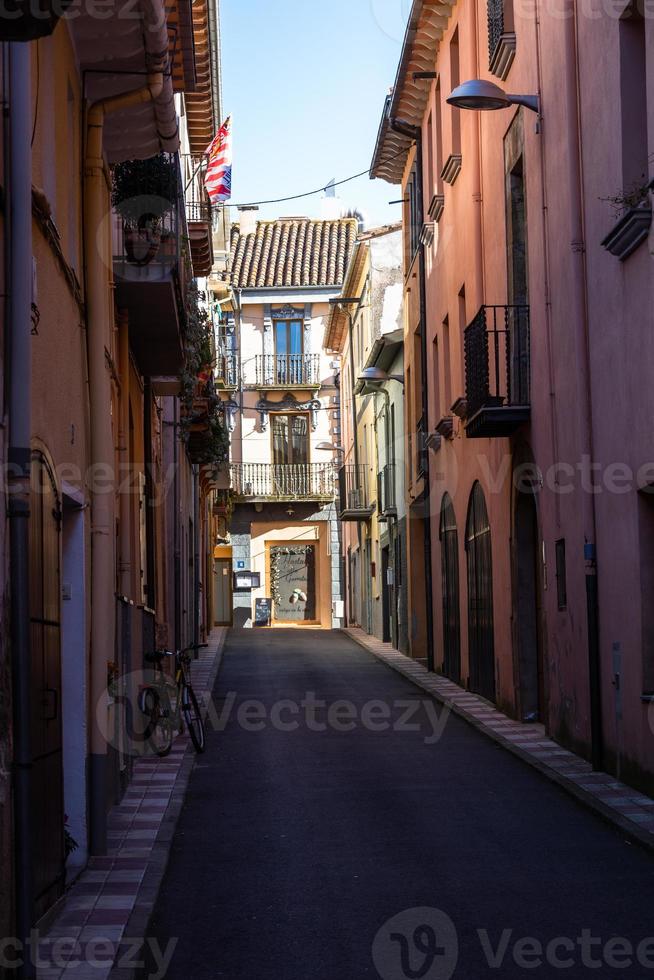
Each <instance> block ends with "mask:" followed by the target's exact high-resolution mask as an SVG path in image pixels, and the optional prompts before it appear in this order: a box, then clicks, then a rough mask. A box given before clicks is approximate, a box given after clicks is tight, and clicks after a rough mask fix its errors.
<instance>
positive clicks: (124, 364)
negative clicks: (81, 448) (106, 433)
mask: <svg viewBox="0 0 654 980" xmlns="http://www.w3.org/2000/svg"><path fill="white" fill-rule="evenodd" d="M117 320H118V369H119V371H120V389H121V390H120V429H119V433H118V454H119V455H118V458H119V459H120V462H121V472H120V474H119V477H120V480H121V484H122V483H123V482H124V481H125V480H126V478H127V477H128V475H129V319H128V317H127V315H126V314H125V313H119V315H118V317H117ZM129 503H130V495H129V493H121V494H120V498H119V501H118V505H119V509H120V564H119V566H118V575H119V581H120V592H121V595H124V596H125V597H129V596H131V592H132V564H131V554H130V526H129V524H130V521H129Z"/></svg>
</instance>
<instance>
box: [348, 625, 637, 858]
mask: <svg viewBox="0 0 654 980" xmlns="http://www.w3.org/2000/svg"><path fill="white" fill-rule="evenodd" d="M343 632H344V633H346V634H347V635H348V636H350V637H351V638H352V639H353V640H355V641H356V642H357V643H358V644H359V645H360V646H362V647H364V649H366V650H368V651H369V652H370V653H372V654H373V655H374V656H375V657H377V658H378V659H379V660H382V661H383V662H384V663H385V664H387V665H388V666H389V667H392V668H393V670H396V671H398V673H400V674H403V675H404V676H405V677H407V678H408V679H409V680H410V681H412V682H413V683H414V684H415V685H416V686H417V687H419V688H421V689H422V690H423V691H425V692H426V693H427V694H430V695H432V697H434V698H436V700H438V701H440V702H441V703H442V704H445V705H447V706H448V707H449V708H451V710H452V711H453V712H454V713H455V714H456V715H459V717H461V718H464V719H465V720H466V721H467V722H469V723H470V724H471V725H473V726H474V727H475V728H477V729H478V730H479V731H480V732H483V733H484V735H488V737H489V738H492V739H493V740H494V741H495V742H497V743H498V744H499V745H502V746H503V747H504V748H506V749H508V750H509V752H512V753H513V754H514V755H517V756H519V758H521V759H522V760H524V761H525V762H527V763H528V764H529V765H530V766H533V767H534V768H535V769H538V770H539V771H540V772H542V773H543V775H545V776H547V778H548V779H550V780H551V781H552V782H555V783H558V785H559V786H562V787H563V788H564V789H565V790H567V792H569V793H571V794H572V795H573V796H574V797H575V798H576V799H577V800H579V801H580V802H581V803H583V804H585V805H586V806H587V807H590V809H592V810H594V811H595V812H596V813H598V814H599V815H600V816H601V817H603V818H604V819H605V820H608V821H609V822H610V823H613V824H615V825H616V826H617V827H618V828H619V829H620V830H621V831H622V832H623V833H624V834H626V835H627V837H629V838H631V839H633V840H636V841H638V842H639V843H641V844H644V845H645V846H646V847H648V848H650V849H651V850H654V799H651V798H650V797H649V796H645V795H644V794H643V793H639V792H638V791H637V790H635V789H633V788H632V787H630V786H627V785H626V784H625V783H621V782H618V781H617V780H616V778H615V776H610V775H609V774H608V773H604V772H594V771H593V769H592V767H591V765H590V763H588V762H586V760H585V759H582V758H580V756H578V755H575V754H574V752H570V751H568V749H565V748H563V746H561V745H560V744H559V743H558V742H555V741H554V739H551V738H548V736H547V735H546V734H545V728H544V726H543V725H540V724H522V723H520V722H518V721H515V719H513V718H509V717H508V715H504V714H502V712H501V711H497V709H496V708H494V707H493V706H492V704H490V703H489V702H488V701H485V700H484V699H483V698H481V697H478V696H477V695H476V694H472V693H471V692H470V691H465V690H464V689H463V688H462V687H459V686H458V684H454V683H453V682H452V681H449V680H447V678H445V677H441V675H440V674H434V673H431V672H430V671H428V670H427V668H426V667H423V666H422V665H421V664H419V663H416V661H414V660H411V658H410V657H406V656H405V655H404V654H403V653H400V652H399V651H398V650H395V649H393V647H391V646H390V644H389V643H382V641H381V640H378V639H377V638H376V637H374V636H369V635H368V634H367V633H365V632H364V631H363V630H362V629H359V628H350V629H345V630H343Z"/></svg>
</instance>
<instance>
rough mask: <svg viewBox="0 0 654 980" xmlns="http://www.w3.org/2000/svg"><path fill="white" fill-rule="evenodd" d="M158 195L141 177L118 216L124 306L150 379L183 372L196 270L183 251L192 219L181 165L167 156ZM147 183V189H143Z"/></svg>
mask: <svg viewBox="0 0 654 980" xmlns="http://www.w3.org/2000/svg"><path fill="white" fill-rule="evenodd" d="M165 160H166V161H167V163H168V172H167V175H166V174H164V175H162V178H161V179H162V183H161V187H160V189H159V194H158V195H153V190H152V186H151V183H147V181H146V177H145V176H143V177H135V178H134V180H133V182H132V187H131V190H132V192H133V197H132V198H130V199H125V200H123V201H122V202H121V203H120V204H118V205H117V206H116V210H114V212H113V216H112V252H113V271H114V280H115V283H116V300H117V303H118V306H119V307H120V308H122V309H125V310H127V311H128V313H129V333H130V346H131V348H132V350H133V352H134V355H135V357H136V360H137V361H138V363H139V366H140V368H141V371H142V372H143V374H145V375H149V376H151V377H153V376H165V375H167V376H171V377H172V376H175V375H177V374H178V373H179V371H180V370H181V368H182V365H183V361H184V345H183V338H182V327H183V322H184V314H183V309H184V300H185V294H186V288H187V284H188V279H189V272H190V268H189V267H187V261H186V258H185V256H184V254H183V250H182V241H183V239H184V237H185V234H186V215H185V212H184V205H183V190H182V186H181V175H180V173H179V161H178V160H177V159H176V158H175V157H170V156H168V155H166V156H165ZM141 183H142V186H141Z"/></svg>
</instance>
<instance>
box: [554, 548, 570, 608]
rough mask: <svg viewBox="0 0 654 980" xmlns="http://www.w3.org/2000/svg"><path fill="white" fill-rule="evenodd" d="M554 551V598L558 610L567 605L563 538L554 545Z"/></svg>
mask: <svg viewBox="0 0 654 980" xmlns="http://www.w3.org/2000/svg"><path fill="white" fill-rule="evenodd" d="M555 553H556V598H557V603H558V607H559V609H560V610H563V609H567V607H568V580H567V575H568V573H567V569H566V561H565V538H560V540H559V541H557V542H556V545H555Z"/></svg>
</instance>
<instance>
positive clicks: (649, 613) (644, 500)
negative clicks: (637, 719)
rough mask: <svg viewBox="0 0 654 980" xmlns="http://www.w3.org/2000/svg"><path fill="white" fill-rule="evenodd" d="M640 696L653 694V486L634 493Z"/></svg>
mask: <svg viewBox="0 0 654 980" xmlns="http://www.w3.org/2000/svg"><path fill="white" fill-rule="evenodd" d="M638 540H639V546H640V595H641V600H640V603H641V605H640V608H641V636H642V643H641V647H642V658H643V681H642V689H643V694H654V486H649V487H646V488H645V489H644V490H641V492H640V493H639V494H638Z"/></svg>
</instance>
